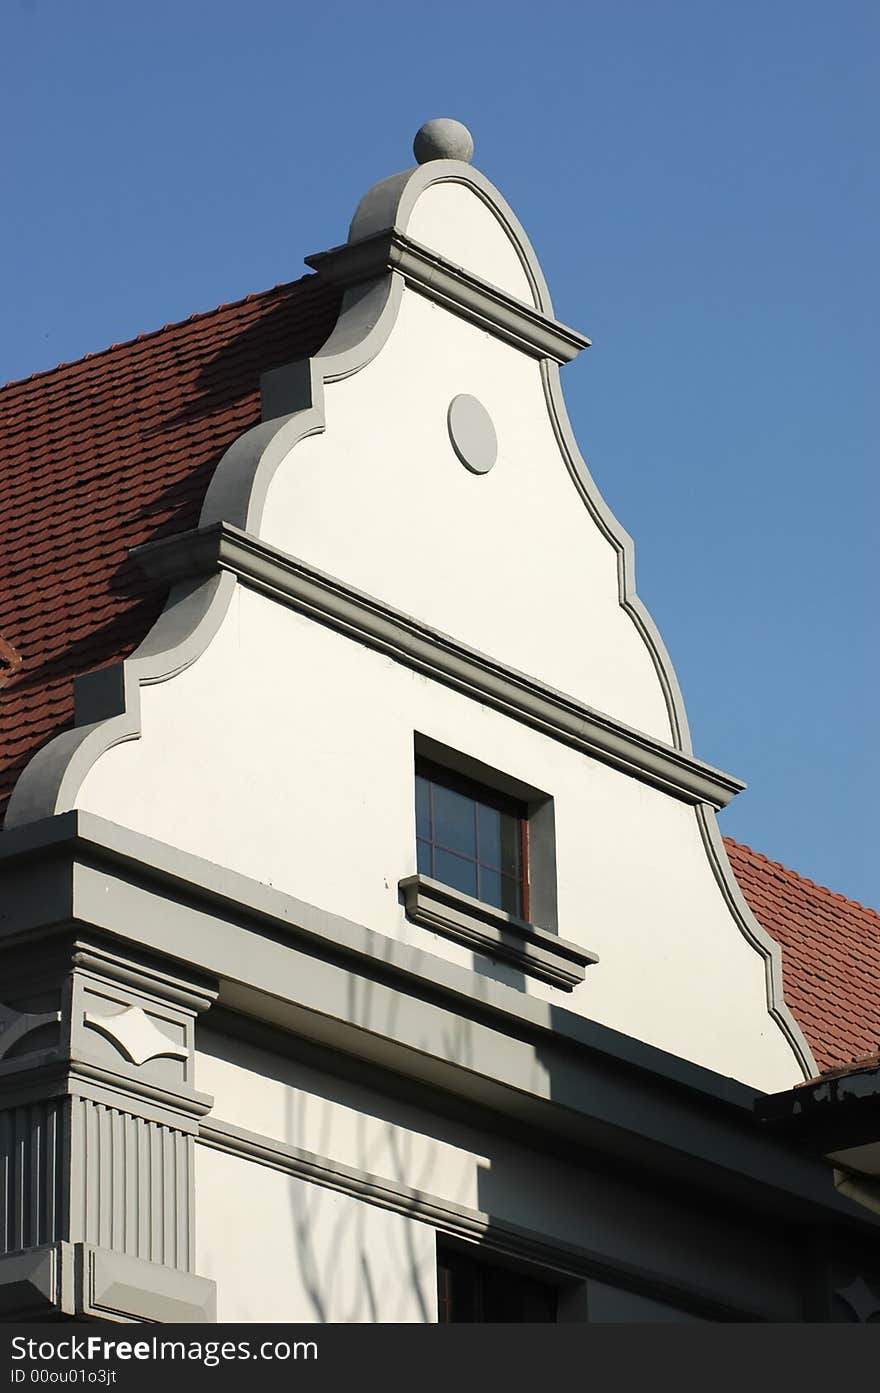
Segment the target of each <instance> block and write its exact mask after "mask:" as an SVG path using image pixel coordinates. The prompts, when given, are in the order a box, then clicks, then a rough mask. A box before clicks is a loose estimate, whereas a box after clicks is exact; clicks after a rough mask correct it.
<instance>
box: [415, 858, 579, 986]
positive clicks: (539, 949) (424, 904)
mask: <svg viewBox="0 0 880 1393" xmlns="http://www.w3.org/2000/svg"><path fill="white" fill-rule="evenodd" d="M399 889H400V890H401V892H402V894H403V897H404V903H405V905H406V912H407V916H408V918H410V919H412V921H413V923H415V924H421V925H422V927H423V928H427V929H431V930H433V931H434V932H435V933H439V934H442V935H443V936H444V938H451V939H453V940H454V941H455V942H456V943H463V944H464V945H465V947H467V948H473V949H475V951H476V952H478V953H483V954H485V955H488V956H489V957H493V958H500V959H502V960H503V961H504V962H507V963H512V964H513V965H514V966H515V967H518V968H519V970H520V971H521V972H523V973H525V974H526V976H528V977H537V978H538V979H539V980H540V981H542V982H549V983H550V985H551V986H554V987H561V988H562V989H563V990H565V991H571V990H572V988H573V987H577V986H579V985H580V983H581V982H583V980H584V977H585V976H586V969H587V968H588V967H589V966H591V964H593V963H597V962H598V961H599V959H598V957H597V955H596V954H595V953H591V952H589V951H588V949H586V948H581V947H580V946H579V944H577V943H569V941H568V940H567V939H565V938H560V937H559V935H558V934H554V933H549V932H548V931H547V930H546V929H541V928H538V927H537V925H535V924H529V923H526V921H525V920H523V919H517V918H515V917H514V916H513V915H512V914H505V912H504V911H503V910H501V909H495V908H494V907H493V906H492V905H487V904H483V903H482V902H481V901H480V900H475V899H472V898H471V896H470V895H463V894H462V893H461V891H459V890H454V889H453V888H452V887H451V886H449V885H441V884H440V882H439V881H436V880H431V879H430V878H429V877H428V876H424V875H411V876H406V877H405V878H404V879H403V880H401V882H400V885H399Z"/></svg>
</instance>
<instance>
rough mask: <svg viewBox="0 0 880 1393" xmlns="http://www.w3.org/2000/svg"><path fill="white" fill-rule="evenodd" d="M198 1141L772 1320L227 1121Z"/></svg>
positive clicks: (380, 1202)
mask: <svg viewBox="0 0 880 1393" xmlns="http://www.w3.org/2000/svg"><path fill="white" fill-rule="evenodd" d="M198 1144H199V1145H201V1146H206V1147H210V1148H211V1149H212V1150H214V1151H221V1152H223V1153H225V1154H226V1155H228V1156H235V1157H237V1158H238V1159H239V1160H243V1161H251V1162H254V1163H255V1164H257V1165H261V1166H268V1167H270V1168H271V1169H272V1170H277V1171H280V1172H281V1173H282V1174H284V1175H290V1176H294V1177H296V1178H297V1179H299V1180H306V1181H308V1182H309V1183H310V1184H314V1185H320V1186H322V1187H323V1188H325V1189H329V1190H336V1191H337V1192H339V1193H341V1194H344V1195H349V1196H351V1197H352V1198H353V1199H359V1200H363V1201H365V1202H366V1203H368V1204H373V1205H376V1206H377V1207H379V1208H381V1209H389V1210H391V1211H392V1212H393V1213H395V1214H402V1215H404V1217H406V1218H409V1219H415V1220H417V1221H419V1222H420V1223H425V1224H429V1225H430V1226H431V1227H432V1228H435V1229H437V1230H438V1231H439V1232H441V1233H445V1234H449V1235H451V1236H452V1237H455V1238H464V1239H469V1240H473V1241H478V1242H480V1243H482V1244H484V1245H487V1246H489V1247H491V1248H493V1249H494V1250H495V1251H496V1252H501V1253H505V1254H507V1255H508V1256H509V1257H514V1258H521V1259H523V1260H524V1261H527V1262H532V1263H538V1264H540V1265H541V1266H543V1267H548V1268H551V1269H552V1270H553V1271H555V1272H557V1273H560V1274H565V1275H566V1276H570V1277H579V1278H585V1277H586V1278H590V1277H592V1278H594V1279H595V1280H597V1281H602V1282H610V1283H611V1284H612V1285H615V1286H621V1287H626V1288H627V1289H629V1290H631V1291H636V1292H644V1294H645V1295H646V1296H651V1297H653V1298H654V1299H659V1300H664V1299H666V1300H669V1301H671V1302H673V1303H675V1304H678V1305H683V1306H686V1307H691V1308H693V1309H695V1310H698V1311H700V1312H702V1313H704V1314H705V1315H706V1316H707V1317H708V1318H710V1319H711V1318H712V1317H713V1316H714V1317H715V1318H716V1319H718V1318H720V1319H725V1320H733V1319H741V1320H767V1319H769V1318H770V1316H769V1312H767V1311H761V1312H758V1311H756V1310H753V1309H751V1308H749V1309H747V1308H745V1307H743V1308H731V1306H729V1305H728V1304H727V1303H725V1302H723V1301H722V1300H720V1299H715V1300H713V1299H712V1297H710V1296H707V1294H706V1291H705V1289H704V1288H701V1287H697V1286H694V1287H686V1286H684V1285H682V1284H680V1283H677V1282H671V1281H670V1280H669V1278H668V1276H666V1275H664V1274H663V1273H661V1272H659V1271H655V1270H651V1269H649V1268H645V1267H635V1266H634V1265H633V1264H631V1263H626V1262H621V1261H617V1260H614V1259H612V1258H609V1257H608V1255H607V1254H604V1253H601V1252H598V1251H594V1250H592V1249H588V1248H583V1247H581V1246H580V1245H578V1244H574V1243H566V1242H564V1241H562V1240H561V1239H559V1240H555V1239H548V1238H546V1237H545V1236H544V1235H543V1234H541V1233H538V1232H536V1231H535V1230H532V1229H527V1228H524V1227H522V1226H521V1225H518V1224H511V1223H508V1222H505V1221H502V1220H499V1219H496V1218H494V1217H493V1216H492V1215H490V1214H486V1213H483V1212H482V1211H480V1210H476V1209H470V1208H467V1207H466V1206H465V1205H461V1204H456V1203H454V1202H452V1201H451V1200H446V1199H441V1198H439V1197H438V1196H436V1195H431V1194H428V1193H427V1192H425V1191H424V1190H415V1189H412V1188H411V1187H410V1186H407V1185H402V1184H400V1183H398V1182H396V1181H393V1180H389V1179H386V1178H385V1177H384V1176H378V1175H374V1174H371V1173H370V1172H369V1171H364V1170H360V1169H358V1168H356V1167H354V1166H346V1165H343V1164H342V1163H341V1162H339V1161H333V1160H331V1159H330V1158H329V1157H326V1156H318V1155H316V1154H315V1153H314V1152H311V1151H306V1150H305V1149H304V1148H303V1147H299V1146H291V1145H290V1144H289V1143H287V1142H282V1141H278V1140H276V1139H275V1138H273V1137H268V1136H265V1135H262V1134H260V1133H256V1132H249V1131H246V1130H245V1129H244V1128H243V1127H237V1126H235V1125H234V1124H233V1123H230V1122H225V1121H222V1120H221V1119H219V1118H215V1117H210V1118H205V1119H204V1121H203V1122H202V1123H201V1124H200V1127H199V1136H198Z"/></svg>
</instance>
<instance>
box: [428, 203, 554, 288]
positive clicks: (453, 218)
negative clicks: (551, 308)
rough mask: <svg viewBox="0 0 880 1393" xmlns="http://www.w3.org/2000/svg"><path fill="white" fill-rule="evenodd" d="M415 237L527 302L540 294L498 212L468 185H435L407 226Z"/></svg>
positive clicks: (447, 257)
mask: <svg viewBox="0 0 880 1393" xmlns="http://www.w3.org/2000/svg"><path fill="white" fill-rule="evenodd" d="M406 231H407V234H408V236H410V237H412V238H413V239H414V241H416V242H421V243H422V245H423V246H426V247H430V248H431V250H432V251H435V252H439V253H440V255H441V256H444V257H445V258H446V260H447V261H452V262H454V263H455V265H456V266H463V267H465V269H466V270H468V271H470V272H472V274H473V275H476V276H482V278H483V280H487V281H489V283H490V285H497V286H498V287H499V288H500V289H501V290H504V291H506V292H507V294H508V295H515V296H516V298H517V299H518V300H523V301H525V303H526V304H527V305H534V304H535V297H534V295H533V293H532V288H531V285H530V284H529V279H528V276H527V275H526V272H525V270H524V267H523V263H522V259H521V257H520V256H519V254H518V252H517V249H516V247H515V246H514V245H513V243H512V242H511V240H510V239H509V237H508V236H507V234H506V232H505V231H504V229H503V228H502V227H501V225H500V223H499V221H498V218H497V217H496V215H495V213H494V211H493V210H492V209H491V208H490V207H489V205H488V204H487V203H484V202H483V201H482V200H481V199H480V198H478V197H476V196H475V194H474V192H473V190H471V189H468V188H465V187H464V185H462V184H454V183H448V184H432V185H431V187H430V188H428V189H425V191H424V193H423V194H421V196H420V197H419V200H418V202H417V203H416V206H415V208H414V209H413V211H412V215H411V217H410V219H409V222H408V224H407V229H406Z"/></svg>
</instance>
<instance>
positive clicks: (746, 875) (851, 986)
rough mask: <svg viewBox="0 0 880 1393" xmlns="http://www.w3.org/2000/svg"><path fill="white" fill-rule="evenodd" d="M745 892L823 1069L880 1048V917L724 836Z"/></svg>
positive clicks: (872, 1052) (790, 1003) (790, 1002)
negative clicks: (773, 943)
mask: <svg viewBox="0 0 880 1393" xmlns="http://www.w3.org/2000/svg"><path fill="white" fill-rule="evenodd" d="M724 841H725V845H726V847H727V854H728V856H729V857H730V864H731V866H732V867H733V871H734V874H735V876H736V878H737V880H738V881H739V883H740V886H741V888H742V892H743V894H744V895H745V897H746V899H747V900H748V902H749V905H750V906H751V909H752V912H753V914H754V915H755V918H756V919H757V920H758V922H759V923H761V924H763V925H764V928H765V929H767V931H768V933H771V934H772V935H773V937H774V938H775V939H776V940H777V942H778V943H779V944H780V945H781V947H782V975H783V980H784V984H785V996H786V1000H787V1001H788V1004H789V1006H790V1007H791V1010H792V1014H793V1015H794V1017H795V1020H796V1021H797V1022H798V1025H799V1026H800V1027H801V1030H802V1031H803V1032H804V1034H805V1035H806V1037H807V1039H808V1041H809V1042H810V1047H811V1049H812V1051H813V1054H814V1055H815V1056H816V1063H817V1064H818V1065H819V1068H820V1070H825V1069H830V1068H832V1067H834V1066H837V1065H840V1064H848V1063H850V1062H852V1061H855V1060H860V1059H864V1058H865V1057H866V1056H868V1055H872V1054H874V1053H875V1052H876V1051H877V1050H878V1049H880V914H878V913H877V912H876V911H875V910H873V909H866V908H865V906H864V905H860V904H857V903H856V901H855V900H847V899H845V898H844V896H843V895H835V894H834V892H833V891H831V890H826V889H825V887H824V886H822V885H814V883H813V881H812V880H805V879H804V877H803V876H799V875H797V873H796V872H795V871H790V870H788V869H787V868H786V867H785V866H780V865H779V863H778V862H777V861H768V859H767V857H766V856H762V855H761V853H760V852H758V851H752V850H751V848H750V847H747V846H741V845H740V844H739V843H738V842H734V841H732V840H731V839H730V837H725V839H724Z"/></svg>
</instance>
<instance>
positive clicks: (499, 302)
mask: <svg viewBox="0 0 880 1393" xmlns="http://www.w3.org/2000/svg"><path fill="white" fill-rule="evenodd" d="M305 261H306V265H307V266H312V267H313V268H314V269H315V270H316V271H319V272H320V273H321V275H322V276H323V277H324V278H325V279H326V280H329V281H331V282H333V283H334V284H336V285H345V286H349V285H360V284H362V283H363V282H364V281H369V280H373V279H375V278H376V277H377V276H382V275H387V274H388V273H389V272H391V271H397V272H399V274H400V275H401V276H402V277H403V279H404V281H405V282H406V284H407V285H408V286H410V287H411V288H412V289H413V290H417V291H418V292H419V294H420V295H425V296H427V298H428V299H429V300H433V301H434V302H435V304H438V305H442V306H443V308H444V309H447V310H451V311H452V312H453V314H458V315H461V317H462V318H464V319H467V320H469V321H470V323H472V324H476V325H477V326H478V328H480V329H486V330H488V331H489V333H490V334H495V335H496V337H498V338H500V339H503V340H504V341H505V342H506V343H510V344H513V346H514V347H515V348H519V349H522V351H523V352H524V353H528V354H529V355H530V356H531V357H533V358H549V359H552V360H553V361H554V362H556V363H570V362H571V360H572V359H573V358H574V357H576V355H577V354H578V353H580V352H581V350H582V349H584V348H589V346H590V340H589V339H588V338H586V336H585V335H584V334H579V333H578V332H577V330H575V329H569V328H568V326H567V325H565V324H560V323H559V321H558V320H556V319H553V318H552V317H550V316H549V315H546V314H542V313H541V311H540V310H536V309H533V308H532V307H531V306H529V305H525V304H523V302H522V301H521V300H517V299H516V298H515V297H514V296H513V295H508V294H507V292H506V291H503V290H500V289H499V288H498V287H497V286H494V285H491V284H490V283H489V282H488V281H486V280H483V279H482V277H480V276H475V275H474V274H473V273H472V272H470V271H466V270H464V268H463V267H461V266H456V265H454V264H453V263H452V262H451V261H447V260H446V258H445V257H443V256H440V255H439V254H438V253H437V252H434V251H431V249H430V247H423V246H422V245H421V243H420V242H415V241H413V239H412V238H411V237H407V236H406V235H405V234H404V233H402V232H398V231H396V230H393V229H392V230H390V231H386V232H379V233H377V234H375V235H374V236H372V237H368V238H367V239H366V240H365V241H362V242H347V243H346V244H345V245H343V246H341V247H334V248H333V249H332V250H331V251H326V252H318V253H317V254H316V255H314V256H307V257H306V258H305Z"/></svg>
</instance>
